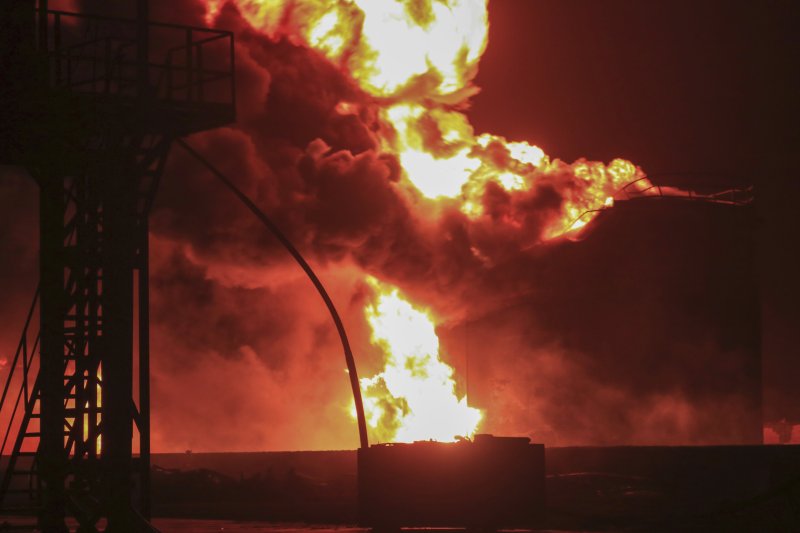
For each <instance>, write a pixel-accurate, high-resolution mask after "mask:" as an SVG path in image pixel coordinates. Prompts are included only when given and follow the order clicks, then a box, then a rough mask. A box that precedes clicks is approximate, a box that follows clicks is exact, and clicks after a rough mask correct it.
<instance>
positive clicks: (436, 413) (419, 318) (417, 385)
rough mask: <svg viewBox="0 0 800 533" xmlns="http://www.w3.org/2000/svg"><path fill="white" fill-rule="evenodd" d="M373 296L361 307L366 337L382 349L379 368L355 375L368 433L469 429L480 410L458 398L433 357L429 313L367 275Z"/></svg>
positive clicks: (401, 435) (407, 437)
mask: <svg viewBox="0 0 800 533" xmlns="http://www.w3.org/2000/svg"><path fill="white" fill-rule="evenodd" d="M369 283H370V285H372V287H373V288H374V289H375V291H376V293H377V297H376V299H375V301H374V302H373V303H372V304H371V305H369V306H368V307H367V308H366V310H365V312H366V316H367V321H368V322H369V324H370V326H371V328H372V342H373V343H374V344H375V345H377V346H380V348H381V349H382V350H383V352H384V354H385V360H384V364H385V367H384V369H383V370H382V371H381V372H380V373H379V374H377V375H375V376H374V377H371V378H362V379H361V388H362V390H363V393H364V409H365V411H366V413H367V423H368V425H369V427H370V429H371V432H372V435H373V438H377V440H379V441H382V442H390V441H391V442H414V441H417V440H427V439H434V440H439V441H454V440H456V438H457V437H459V436H463V437H471V436H472V435H474V434H475V431H476V429H477V427H478V424H479V422H480V420H481V417H482V413H481V411H480V410H478V409H475V408H473V407H470V406H469V405H467V400H466V397H462V398H458V396H457V395H456V383H455V381H454V379H453V373H454V372H453V368H452V367H451V366H449V365H448V364H446V363H444V362H443V361H442V360H441V359H440V358H439V338H438V337H437V336H436V330H435V326H434V322H433V320H432V319H431V317H430V315H429V314H428V313H427V312H425V311H422V310H420V309H418V308H416V307H414V306H413V305H411V304H410V303H409V302H408V301H407V300H405V299H404V298H403V297H402V296H401V295H400V293H399V291H398V290H397V289H396V288H394V287H390V286H388V285H385V284H382V283H380V282H378V281H377V280H375V279H370V280H369Z"/></svg>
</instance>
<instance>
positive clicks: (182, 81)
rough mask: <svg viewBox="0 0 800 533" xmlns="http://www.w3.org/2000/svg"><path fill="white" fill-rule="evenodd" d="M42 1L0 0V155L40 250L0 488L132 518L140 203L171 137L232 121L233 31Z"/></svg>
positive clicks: (144, 9) (140, 356) (141, 381)
mask: <svg viewBox="0 0 800 533" xmlns="http://www.w3.org/2000/svg"><path fill="white" fill-rule="evenodd" d="M37 7H38V9H37ZM47 7H48V6H47V1H46V0H39V2H38V6H37V5H36V2H35V1H34V0H23V1H14V2H3V3H2V6H1V7H0V28H2V33H3V41H2V44H1V45H0V58H2V72H3V73H4V78H5V79H4V83H3V88H2V94H0V116H2V117H3V120H2V121H0V163H3V164H17V165H24V166H25V167H26V168H27V169H28V171H29V172H30V174H31V176H32V177H33V178H34V179H35V180H36V181H37V183H38V185H39V187H40V248H41V264H40V288H39V291H38V296H39V301H38V306H39V313H38V318H39V320H38V322H39V326H40V327H39V333H38V335H37V332H36V331H35V329H36V328H35V327H34V325H35V322H36V313H35V312H34V309H35V307H36V305H37V302H36V300H34V304H33V306H32V308H31V314H30V316H29V319H28V324H27V325H26V328H25V331H24V332H23V337H22V340H21V342H20V349H19V350H18V352H17V354H16V357H15V360H14V365H12V367H11V374H10V375H9V379H8V382H7V384H6V387H5V390H4V393H3V399H2V404H3V405H2V406H0V407H8V408H13V414H12V415H11V422H10V423H9V428H8V431H7V433H6V441H8V437H9V435H12V436H14V434H15V432H16V436H15V438H13V439H12V441H13V449H12V453H11V456H10V459H9V463H8V466H7V468H6V470H5V473H4V477H3V480H2V485H1V486H0V498H2V505H3V509H4V510H6V511H8V510H9V508H10V505H11V504H12V503H13V502H14V499H15V498H16V499H17V501H18V500H19V499H20V497H27V499H28V502H27V503H33V504H34V505H35V507H36V509H35V511H36V512H37V514H38V516H39V524H40V527H41V528H42V529H43V530H45V531H63V530H65V526H64V518H65V515H66V514H70V515H72V516H74V517H75V518H76V519H77V521H78V522H79V524H80V525H81V528H82V529H81V531H94V530H95V524H96V523H97V521H98V520H99V519H100V518H103V517H104V518H107V519H108V527H109V530H111V531H129V530H132V529H133V528H134V526H133V524H135V523H137V522H139V523H144V520H143V519H142V516H144V517H147V516H148V515H149V502H148V493H149V471H150V445H149V439H150V405H149V337H148V326H149V320H148V266H147V265H148V257H147V249H148V225H147V215H148V212H149V209H150V206H151V205H152V202H153V197H154V195H155V193H156V190H157V188H158V182H159V178H160V176H161V173H162V169H163V165H164V162H165V160H166V157H167V154H168V151H169V148H170V145H171V143H172V141H173V139H175V138H177V137H180V136H183V135H187V134H190V133H193V132H197V131H201V130H205V129H209V128H214V127H218V126H221V125H224V124H226V123H230V122H232V121H233V120H234V114H235V106H234V94H235V91H234V88H235V87H234V78H233V37H232V35H231V34H230V33H228V32H222V31H215V30H208V29H205V28H192V27H186V26H177V25H171V24H157V23H152V22H150V21H149V16H148V2H147V0H137V3H136V7H137V19H136V20H123V19H115V18H109V17H101V16H92V15H88V14H74V13H66V12H59V11H51V10H48V9H47ZM37 354H38V357H37ZM15 369H16V370H18V371H17V373H16V375H15V374H14V370H15ZM34 376H35V379H34ZM135 381H136V382H135ZM12 382H13V383H14V384H15V385H17V384H18V385H19V386H20V390H19V394H18V395H17V397H16V402H14V401H13V400H12V397H13V393H12V395H8V392H9V388H10V385H11V384H12ZM18 412H19V413H20V415H21V420H19V421H17V422H15V420H18V419H17V418H16V416H17V413H18ZM134 429H135V431H136V433H138V444H139V452H140V453H139V457H138V458H134V453H133V452H134V450H133V446H132V443H133V438H134ZM4 446H5V444H4ZM26 481H27V484H25V486H23V484H24V482H26ZM135 485H137V486H138V487H139V489H140V493H139V496H138V498H137V497H135V495H134V493H133V492H134V491H133V490H132V489H133V487H134V486H135Z"/></svg>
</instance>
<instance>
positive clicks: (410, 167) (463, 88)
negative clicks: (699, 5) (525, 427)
mask: <svg viewBox="0 0 800 533" xmlns="http://www.w3.org/2000/svg"><path fill="white" fill-rule="evenodd" d="M226 1H229V2H232V3H234V4H236V5H237V7H238V8H239V10H240V11H241V13H242V14H243V15H244V17H245V18H246V19H247V20H248V21H249V22H250V24H252V26H253V27H254V28H256V29H258V30H260V31H263V32H264V33H265V34H267V35H268V36H270V37H271V38H274V39H278V38H286V39H289V40H290V41H291V42H293V43H295V44H297V45H299V46H305V47H308V48H311V49H313V50H316V51H317V52H319V53H320V54H322V55H323V56H324V57H326V58H327V59H328V60H330V61H331V62H332V63H333V64H335V65H337V66H338V67H339V68H340V69H341V71H342V72H343V74H344V75H346V76H349V77H350V78H351V79H352V80H353V81H354V82H355V84H357V86H358V87H360V88H361V90H362V91H363V98H361V99H360V101H359V102H340V105H339V106H338V108H337V110H338V112H340V113H342V114H347V113H358V112H359V111H360V107H362V106H365V105H369V106H370V108H371V109H374V110H375V114H377V116H378V122H379V124H378V127H376V128H375V133H374V134H375V136H376V140H377V142H378V144H379V146H380V147H381V149H382V150H383V151H384V152H387V153H391V154H394V155H395V156H396V157H397V158H398V160H399V161H400V163H401V166H402V168H403V173H404V175H403V179H402V181H401V183H400V187H403V188H404V189H405V190H407V191H408V192H409V194H410V195H411V198H412V201H414V202H417V203H421V204H423V205H426V202H431V203H439V202H446V203H448V205H455V206H456V207H457V208H458V209H459V210H460V211H461V212H462V213H463V214H464V215H465V216H467V217H469V218H471V219H480V218H481V217H490V216H491V214H490V213H486V212H485V208H484V198H485V196H486V194H487V191H488V190H489V188H490V187H492V188H495V189H496V188H500V189H501V190H502V191H504V192H505V194H507V195H509V196H510V197H513V196H514V195H521V194H524V193H525V192H526V191H529V190H530V189H532V188H533V187H536V186H537V185H538V184H542V183H544V184H547V185H548V186H552V187H558V188H559V192H560V198H561V200H560V206H557V207H555V208H553V209H554V213H553V214H552V215H550V216H548V217H547V220H546V222H545V227H544V230H543V231H542V236H543V238H546V239H549V238H554V237H558V236H560V235H564V234H566V233H568V232H570V231H575V230H577V229H579V228H580V227H581V226H583V225H585V224H586V223H588V222H589V220H591V218H592V216H594V213H596V212H597V211H599V210H600V209H602V208H603V207H605V206H608V205H611V204H612V203H613V201H614V197H615V194H617V193H618V192H619V190H620V189H621V188H622V187H623V186H625V185H628V184H631V183H633V184H634V185H633V187H634V188H636V190H638V191H640V192H641V193H644V194H646V193H647V192H648V191H649V190H650V188H651V187H652V186H651V184H650V183H649V181H648V180H647V178H646V177H645V176H644V174H643V172H642V171H641V170H640V169H639V168H638V167H636V166H635V165H634V164H632V163H631V162H629V161H625V160H622V159H617V160H614V161H612V162H611V163H609V164H607V165H606V164H603V163H600V162H591V161H585V160H580V161H577V162H575V163H573V164H568V163H564V162H562V161H560V160H557V159H551V158H549V157H548V156H547V155H546V154H545V153H544V152H543V151H542V150H541V149H540V148H538V147H536V146H533V145H530V144H528V143H527V142H524V141H517V142H509V141H508V140H506V139H505V138H503V137H501V136H498V135H493V134H490V133H481V134H476V132H475V131H474V130H473V128H472V126H471V124H470V122H469V119H468V118H467V116H466V115H465V113H464V112H463V110H464V109H465V107H466V104H467V103H468V100H469V97H470V96H472V95H474V94H475V93H476V92H477V89H476V88H475V87H474V86H473V85H472V80H473V79H474V76H475V74H476V72H477V66H478V62H479V60H480V58H481V55H482V54H483V52H484V50H485V48H486V45H487V38H488V0H207V2H208V7H209V9H208V17H209V19H213V17H214V16H215V15H216V13H217V12H218V11H219V9H220V8H221V6H222V4H223V3H225V2H226ZM365 102H368V103H365ZM564 176H568V177H569V179H568V182H569V183H568V184H566V185H563V186H561V184H562V183H563V182H565V179H564ZM628 192H630V191H628ZM429 211H430V212H434V213H435V212H436V210H429ZM495 223H502V224H508V225H509V226H510V227H511V228H514V229H518V228H521V227H522V223H521V222H520V221H519V220H516V219H514V217H513V216H507V217H505V218H503V219H502V220H500V221H495ZM374 285H375V287H376V290H377V291H378V292H379V294H380V295H379V297H378V300H377V302H376V303H375V304H373V305H372V306H370V307H369V308H368V309H367V318H368V321H369V322H370V324H371V326H372V327H373V340H374V341H375V342H378V343H379V344H380V345H381V346H382V347H383V348H384V349H385V351H386V368H385V370H384V371H383V372H382V373H381V374H379V375H377V376H375V377H373V378H369V379H365V380H363V382H362V385H363V387H364V389H365V393H366V398H365V408H366V410H367V414H368V418H369V421H370V424H371V425H372V427H373V432H374V434H375V435H377V436H378V438H379V439H380V440H392V439H393V440H400V441H408V440H417V439H431V438H433V439H440V440H452V439H453V438H455V437H456V436H457V435H470V434H472V433H474V431H475V428H476V427H477V424H478V422H479V420H480V416H481V415H480V412H479V411H477V410H475V409H471V408H469V407H468V406H467V405H466V402H465V401H464V400H463V399H462V400H458V398H457V397H456V395H455V392H454V386H453V370H452V368H450V367H448V366H447V365H445V364H444V363H442V362H441V360H440V359H439V358H438V339H437V338H436V335H435V332H434V327H433V324H432V322H431V320H430V319H429V318H428V316H427V315H426V314H425V313H423V312H421V311H419V310H417V309H416V308H415V307H414V306H412V305H411V304H410V303H408V302H407V301H405V300H403V299H402V298H401V297H400V296H399V293H398V292H397V291H396V290H394V289H389V288H387V287H385V286H383V285H381V284H380V283H379V282H377V283H376V284H374Z"/></svg>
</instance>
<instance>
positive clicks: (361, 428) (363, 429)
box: [176, 138, 369, 449]
mask: <svg viewBox="0 0 800 533" xmlns="http://www.w3.org/2000/svg"><path fill="white" fill-rule="evenodd" d="M176 141H177V143H178V144H179V145H181V146H182V147H183V149H184V150H186V151H187V152H188V153H189V154H190V155H192V156H193V157H194V158H195V159H197V161H199V162H200V163H201V164H202V165H203V166H204V167H206V169H208V170H209V172H211V173H212V174H214V176H216V177H217V178H219V180H220V181H221V182H222V183H223V184H225V186H226V187H227V188H228V189H229V190H230V191H231V192H232V193H233V194H234V195H235V196H236V197H237V198H238V199H239V201H241V202H242V203H243V204H244V205H245V206H246V207H247V208H248V209H249V210H250V212H251V213H253V214H254V215H255V216H256V218H258V220H260V221H261V223H262V224H264V225H265V226H266V227H267V229H269V231H270V232H272V234H273V235H275V237H276V238H277V239H278V240H279V241H280V242H281V244H283V246H284V247H285V248H286V249H287V250H288V251H289V253H290V254H292V257H294V260H295V261H297V263H298V264H299V265H300V268H302V269H303V271H304V272H305V273H306V275H307V276H308V277H309V279H310V280H311V283H313V284H314V287H316V289H317V292H319V295H320V296H321V297H322V300H323V301H324V302H325V305H326V306H327V307H328V312H330V314H331V318H333V323H334V324H336V331H338V332H339V339H340V340H341V341H342V348H344V358H345V361H346V363H347V372H348V374H349V375H350V387H351V388H352V389H353V400H354V401H355V403H356V419H357V420H358V436H359V438H360V440H361V447H362V448H364V449H366V448H368V447H369V440H368V439H367V421H366V418H365V417H364V403H363V402H362V401H361V386H360V385H359V382H358V372H357V371H356V362H355V359H354V358H353V350H352V349H351V348H350V341H348V340H347V333H346V332H345V329H344V324H343V323H342V319H341V317H339V313H338V312H337V311H336V307H335V306H334V305H333V300H331V297H330V296H329V295H328V291H326V290H325V287H324V286H323V285H322V282H321V281H320V279H319V278H318V277H317V275H316V274H315V273H314V271H313V270H312V269H311V266H310V265H309V264H308V263H307V262H306V260H305V259H304V258H303V256H302V255H300V252H299V251H298V250H297V248H295V247H294V244H292V242H291V241H290V240H289V239H288V238H287V237H286V235H284V234H283V232H282V231H281V230H280V229H278V227H277V226H276V225H275V224H274V223H273V222H272V220H270V219H269V217H267V215H266V214H265V213H264V212H263V211H262V210H261V209H259V207H258V206H257V205H256V204H254V203H253V202H252V200H250V198H248V197H247V196H246V195H245V194H244V193H243V192H242V191H241V190H240V189H239V188H238V187H236V185H234V184H233V182H231V181H230V180H229V179H228V178H227V177H226V176H225V175H224V174H223V173H222V172H220V171H219V170H218V169H217V168H216V167H215V166H214V165H212V164H211V163H210V162H209V161H208V160H207V159H206V158H204V157H203V156H202V155H200V154H199V153H198V152H197V151H196V150H195V149H194V148H192V147H191V146H189V145H188V144H187V143H186V141H184V140H183V139H181V138H178V139H176Z"/></svg>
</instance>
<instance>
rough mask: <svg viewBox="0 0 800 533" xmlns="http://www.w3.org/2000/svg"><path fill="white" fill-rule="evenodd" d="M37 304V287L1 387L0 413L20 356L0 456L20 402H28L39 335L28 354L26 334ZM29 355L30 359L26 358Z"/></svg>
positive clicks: (3, 450)
mask: <svg viewBox="0 0 800 533" xmlns="http://www.w3.org/2000/svg"><path fill="white" fill-rule="evenodd" d="M38 303H39V287H38V286H37V287H36V291H35V292H34V296H33V302H31V306H30V308H29V310H28V315H27V318H26V319H25V326H24V327H23V329H22V336H21V337H20V341H19V344H18V346H17V351H16V353H15V354H14V361H13V363H12V364H11V366H10V369H9V373H8V377H7V378H6V383H5V386H4V387H3V395H2V398H0V413H1V412H2V410H3V407H5V405H6V399H7V395H8V390H9V388H10V386H11V382H12V381H13V379H14V375H15V370H16V368H17V365H18V364H19V359H20V355H22V359H23V365H22V366H23V368H22V379H21V381H20V386H19V392H18V393H17V398H16V400H15V401H14V409H13V411H12V412H11V415H10V416H9V419H8V427H7V428H6V432H5V435H4V437H3V442H2V444H1V445H0V456H2V455H3V453H4V452H5V449H6V444H7V443H8V437H9V435H10V434H11V429H12V428H13V427H14V421H15V420H16V415H17V411H18V410H19V405H20V402H21V400H22V398H23V395H24V397H25V404H26V405H27V403H28V402H29V400H30V397H29V394H28V393H29V391H30V390H32V387H30V385H29V384H28V375H29V373H30V370H31V368H32V366H33V365H32V363H33V358H34V357H35V355H36V352H37V351H38V348H39V334H38V333H37V335H36V339H35V340H34V342H33V345H32V346H31V350H30V354H29V353H28V332H29V329H30V324H31V321H32V320H33V314H34V310H35V309H36V305H37V304H38ZM29 355H30V357H28V356H29Z"/></svg>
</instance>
